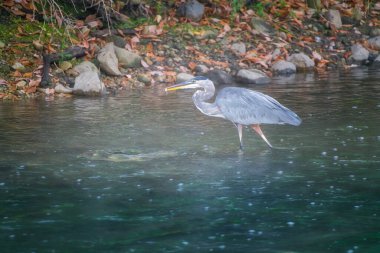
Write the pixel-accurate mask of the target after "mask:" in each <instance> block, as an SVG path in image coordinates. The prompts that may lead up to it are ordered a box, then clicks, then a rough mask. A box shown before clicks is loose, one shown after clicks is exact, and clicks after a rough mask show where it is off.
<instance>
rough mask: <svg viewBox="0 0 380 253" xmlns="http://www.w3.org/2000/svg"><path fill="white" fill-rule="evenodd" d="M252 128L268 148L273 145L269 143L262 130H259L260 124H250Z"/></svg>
mask: <svg viewBox="0 0 380 253" xmlns="http://www.w3.org/2000/svg"><path fill="white" fill-rule="evenodd" d="M252 129H253V130H255V131H256V133H257V134H258V135H260V137H261V138H262V139H263V140H264V141H265V142H266V143H267V144H268V146H269V147H270V148H273V146H272V145H271V144H270V143H269V141H268V140H267V138H266V137H265V135H264V133H263V131H261V128H260V125H252Z"/></svg>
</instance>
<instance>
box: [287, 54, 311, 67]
mask: <svg viewBox="0 0 380 253" xmlns="http://www.w3.org/2000/svg"><path fill="white" fill-rule="evenodd" d="M287 60H288V61H290V62H292V63H293V64H294V65H296V67H297V68H299V69H310V68H314V66H315V63H314V61H313V60H312V59H310V57H309V56H307V55H306V54H304V53H297V54H292V55H290V56H289V57H288V59H287Z"/></svg>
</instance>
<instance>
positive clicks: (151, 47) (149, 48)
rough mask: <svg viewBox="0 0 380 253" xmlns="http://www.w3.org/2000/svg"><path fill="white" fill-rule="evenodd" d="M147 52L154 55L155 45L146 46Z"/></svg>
mask: <svg viewBox="0 0 380 253" xmlns="http://www.w3.org/2000/svg"><path fill="white" fill-rule="evenodd" d="M146 52H147V53H153V44H152V43H151V42H149V43H148V44H147V45H146Z"/></svg>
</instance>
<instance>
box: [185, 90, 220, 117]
mask: <svg viewBox="0 0 380 253" xmlns="http://www.w3.org/2000/svg"><path fill="white" fill-rule="evenodd" d="M214 93H215V87H214V85H213V84H211V85H207V86H205V87H204V90H197V91H196V92H195V93H194V95H193V101H194V104H195V106H196V107H197V108H198V110H200V111H201V112H202V113H203V114H206V115H209V116H213V117H221V118H224V116H223V115H222V114H221V113H220V111H219V109H218V107H217V106H216V105H215V103H209V102H206V101H207V100H209V99H210V98H212V97H213V96H214Z"/></svg>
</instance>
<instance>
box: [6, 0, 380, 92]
mask: <svg viewBox="0 0 380 253" xmlns="http://www.w3.org/2000/svg"><path fill="white" fill-rule="evenodd" d="M295 2H298V1H295ZM299 2H301V1H299ZM284 4H285V5H284V6H282V7H281V8H280V7H279V6H272V7H273V8H271V9H264V10H263V12H262V13H261V12H260V11H259V10H258V9H257V8H256V9H248V8H246V9H245V8H243V9H241V10H240V12H239V13H235V14H234V15H232V14H231V12H229V13H228V14H229V15H228V16H223V8H222V7H223V6H219V7H215V8H214V9H212V8H211V7H209V6H207V5H205V7H206V8H205V9H204V13H202V15H201V18H200V19H199V20H194V17H189V16H186V14H185V16H184V17H181V16H177V15H175V14H168V15H166V16H161V15H159V14H156V15H154V16H152V18H150V19H146V20H145V21H144V22H143V23H142V24H139V25H137V26H135V27H133V28H132V29H129V28H128V29H124V30H123V29H121V28H119V29H115V30H113V31H114V32H115V34H113V35H111V36H106V35H104V34H101V32H102V31H105V30H106V31H107V30H108V29H105V30H104V29H103V28H104V25H105V24H104V21H103V20H101V19H100V18H98V17H96V16H94V17H91V18H89V17H87V18H86V19H84V20H77V21H76V23H75V25H74V26H73V29H72V30H70V29H66V30H65V29H63V30H60V29H56V28H54V27H52V26H49V25H47V26H42V24H41V23H38V22H37V21H33V22H30V23H28V22H26V23H25V22H24V23H23V22H22V19H21V21H20V19H15V18H14V17H13V16H12V15H8V16H4V15H2V16H3V17H2V19H1V23H0V24H1V26H2V29H3V31H5V33H3V35H2V36H1V37H0V56H1V60H0V98H2V99H19V98H23V97H35V96H40V95H48V96H53V95H59V96H71V94H72V93H75V94H81V95H83V94H91V95H94V94H104V93H105V92H107V91H114V92H117V91H118V90H122V89H144V88H149V87H152V86H155V85H158V84H173V83H174V82H178V81H181V80H185V79H188V78H190V77H191V76H194V75H205V76H208V77H209V78H210V79H212V80H213V81H214V83H216V85H224V84H232V83H244V84H246V85H247V84H248V85H249V84H253V85H254V84H265V83H268V82H270V80H271V78H272V77H273V76H275V75H290V74H293V73H296V72H301V71H302V72H305V71H307V72H313V71H316V72H319V73H320V72H326V71H329V70H331V69H336V68H352V67H356V66H360V65H368V66H373V67H378V66H379V65H380V57H379V51H380V21H379V20H378V18H377V17H378V16H379V15H380V5H379V4H376V5H373V6H371V9H365V8H362V9H360V8H359V7H360V6H359V7H357V6H355V7H353V6H348V5H347V6H345V5H343V4H337V5H332V6H328V8H324V9H321V10H320V11H318V12H317V11H316V10H314V9H311V8H307V7H306V6H305V4H302V5H299V6H298V7H297V5H295V4H294V2H293V3H292V4H289V3H284ZM274 7H276V8H274ZM211 11H215V12H214V13H212V12H211ZM218 11H219V12H218ZM192 19H193V20H192ZM15 20H16V21H15ZM128 22H129V23H131V20H130V19H129V20H128ZM133 22H135V20H134V21H133ZM135 23H136V22H135ZM41 27H43V29H42V30H43V32H41V31H37V29H38V28H41ZM109 31H110V30H108V32H109ZM4 34H7V36H6V35H4ZM10 35H12V36H11V37H10ZM73 45H76V46H80V47H82V48H84V49H85V50H86V55H85V57H81V58H78V59H65V60H62V61H57V62H55V63H54V64H52V65H51V71H50V76H49V77H50V80H49V83H48V85H46V86H45V87H41V84H40V83H41V79H42V78H43V74H42V69H43V57H42V52H45V53H49V54H54V53H60V52H63V51H64V49H65V48H68V47H71V46H73ZM84 61H85V64H84V65H85V66H86V67H85V68H82V67H83V62H84ZM86 61H88V62H86ZM89 62H91V63H89ZM92 64H94V65H92ZM45 67H46V66H45ZM88 69H90V70H91V73H89V71H87V70H88ZM99 69H100V71H99ZM89 80H91V82H90V81H89Z"/></svg>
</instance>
